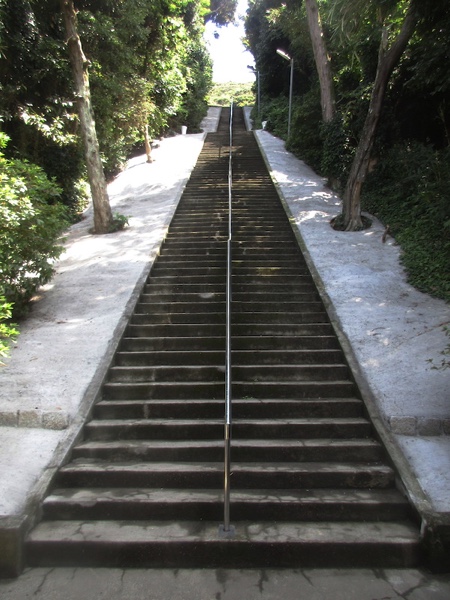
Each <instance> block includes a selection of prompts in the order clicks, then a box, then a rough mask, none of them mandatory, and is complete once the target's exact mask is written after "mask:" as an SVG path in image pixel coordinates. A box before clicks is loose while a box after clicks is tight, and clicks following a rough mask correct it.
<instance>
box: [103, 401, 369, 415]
mask: <svg viewBox="0 0 450 600" xmlns="http://www.w3.org/2000/svg"><path fill="white" fill-rule="evenodd" d="M192 414H195V415H196V416H197V418H198V419H223V417H224V403H223V401H218V402H216V403H214V402H209V401H205V402H203V403H201V404H200V403H195V404H194V403H193V402H175V401H173V402H165V403H164V402H153V401H150V402H145V401H142V402H135V401H123V402H120V401H119V402H117V403H116V402H113V401H103V402H100V403H98V404H97V405H96V406H95V408H94V418H103V419H125V418H128V419H144V418H145V419H148V418H153V419H166V418H167V419H182V418H190V417H191V416H192ZM274 415H277V418H279V419H283V418H285V419H288V418H298V419H301V418H306V417H309V418H317V417H327V418H335V417H339V418H357V417H361V415H362V403H361V401H359V400H353V401H352V400H348V401H346V400H342V401H332V402H327V401H326V400H322V401H320V402H318V401H317V400H316V401H308V400H304V401H300V402H297V401H294V402H282V401H278V402H277V401H275V402H269V401H267V402H266V403H263V402H261V401H255V402H254V403H250V402H245V401H244V402H239V401H236V400H234V401H233V417H234V419H252V418H253V419H256V418H258V419H264V418H272V417H273V416H274Z"/></svg>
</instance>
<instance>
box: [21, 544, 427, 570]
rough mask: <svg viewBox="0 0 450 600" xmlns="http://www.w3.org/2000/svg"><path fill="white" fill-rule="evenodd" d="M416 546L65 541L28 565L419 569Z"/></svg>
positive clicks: (35, 553) (38, 548)
mask: <svg viewBox="0 0 450 600" xmlns="http://www.w3.org/2000/svg"><path fill="white" fill-rule="evenodd" d="M419 560H420V553H419V548H418V546H417V545H415V544H408V543H405V544H404V545H395V546H393V545H392V544H390V543H389V542H388V541H386V543H385V544H382V543H373V544H371V543H370V542H366V543H364V541H361V542H360V543H359V544H350V543H349V544H348V545H345V544H342V543H338V544H336V545H333V544H326V543H323V542H322V543H321V542H320V541H317V542H316V543H312V542H310V543H302V542H301V541H298V542H293V541H286V542H285V543H284V544H283V545H281V544H276V545H275V544H274V543H273V542H267V543H265V544H263V543H261V544H258V545H255V544H252V543H250V542H248V543H245V542H244V543H239V542H233V541H232V540H219V539H218V540H217V541H216V542H208V543H198V544H197V543H195V542H189V541H179V542H176V543H171V544H169V543H168V542H164V541H163V542H160V543H154V544H152V543H145V542H135V543H130V544H128V545H126V546H125V545H122V544H120V543H116V544H114V543H111V544H102V543H95V542H91V543H89V542H82V541H74V542H69V541H64V542H60V543H59V544H44V543H41V544H38V543H36V544H33V546H32V548H30V549H29V551H28V555H27V562H28V564H29V565H31V566H34V567H39V566H55V567H64V566H66V567H71V566H78V567H92V566H97V567H108V568H127V567H140V568H174V569H177V568H198V566H199V565H202V567H203V568H220V569H225V568H230V569H231V568H239V569H244V568H260V569H263V568H299V567H300V566H301V567H302V568H327V567H333V568H355V567H360V568H364V567H368V568H402V567H407V566H414V565H418V564H419Z"/></svg>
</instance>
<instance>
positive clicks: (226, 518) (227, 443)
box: [220, 103, 234, 537]
mask: <svg viewBox="0 0 450 600" xmlns="http://www.w3.org/2000/svg"><path fill="white" fill-rule="evenodd" d="M232 149H233V103H231V106H230V152H229V158H228V239H227V282H226V334H225V336H226V342H225V345H226V352H225V425H224V452H225V457H224V486H223V491H224V503H223V513H224V514H223V525H222V526H221V527H220V532H221V534H222V535H224V536H228V537H229V536H230V535H233V533H234V529H233V527H232V526H231V525H230V472H231V464H230V463H231V461H230V454H231V424H232V417H231V267H232V260H231V243H232V237H233V216H232V197H233V193H232V190H233V153H232Z"/></svg>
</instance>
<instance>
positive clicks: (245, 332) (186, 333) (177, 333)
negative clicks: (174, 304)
mask: <svg viewBox="0 0 450 600" xmlns="http://www.w3.org/2000/svg"><path fill="white" fill-rule="evenodd" d="M224 329H225V328H224V327H221V326H220V325H208V324H200V325H197V324H194V325H189V324H176V325H173V324H170V323H169V324H167V325H133V324H132V323H130V324H128V326H127V328H126V336H127V337H156V338H159V337H191V338H196V337H215V336H217V335H224V333H225V331H224ZM332 334H333V328H332V326H331V325H330V324H329V323H299V324H295V323H293V324H291V323H286V324H282V323H280V324H279V323H267V324H265V323H264V324H259V323H248V324H246V323H243V324H232V327H231V335H232V337H249V336H258V337H261V336H266V337H270V338H273V337H277V336H280V337H283V336H286V337H292V336H327V335H332Z"/></svg>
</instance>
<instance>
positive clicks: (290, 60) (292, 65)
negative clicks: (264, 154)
mask: <svg viewBox="0 0 450 600" xmlns="http://www.w3.org/2000/svg"><path fill="white" fill-rule="evenodd" d="M277 54H279V55H280V56H281V57H282V58H284V59H285V60H287V61H289V62H290V63H291V77H290V83H289V116H288V138H289V136H290V135H291V117H292V84H293V82H294V59H293V58H291V57H290V56H289V54H286V52H284V51H283V50H280V49H279V48H278V49H277Z"/></svg>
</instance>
